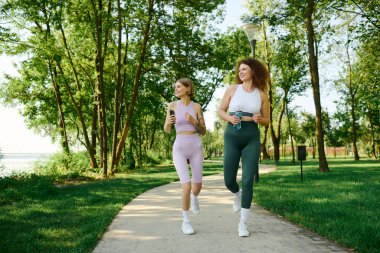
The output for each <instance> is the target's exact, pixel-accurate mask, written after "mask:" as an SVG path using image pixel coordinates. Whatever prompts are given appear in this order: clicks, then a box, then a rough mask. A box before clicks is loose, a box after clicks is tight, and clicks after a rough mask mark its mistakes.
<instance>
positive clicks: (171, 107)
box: [168, 101, 177, 109]
mask: <svg viewBox="0 0 380 253" xmlns="http://www.w3.org/2000/svg"><path fill="white" fill-rule="evenodd" d="M176 107H177V101H172V102H170V103H169V104H168V108H169V109H173V108H174V109H175V108H176Z"/></svg>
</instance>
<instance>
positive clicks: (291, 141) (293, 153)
mask: <svg viewBox="0 0 380 253" xmlns="http://www.w3.org/2000/svg"><path fill="white" fill-rule="evenodd" d="M285 108H286V117H287V118H288V128H289V136H290V145H291V147H292V160H291V162H290V163H291V164H294V163H295V151H294V142H293V132H292V128H291V125H290V118H289V110H288V103H287V102H286V104H285Z"/></svg>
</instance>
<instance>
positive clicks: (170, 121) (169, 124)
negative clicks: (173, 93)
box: [164, 102, 176, 133]
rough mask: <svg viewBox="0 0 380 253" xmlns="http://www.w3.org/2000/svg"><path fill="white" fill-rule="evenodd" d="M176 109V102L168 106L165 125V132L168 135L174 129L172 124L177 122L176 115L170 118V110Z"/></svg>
mask: <svg viewBox="0 0 380 253" xmlns="http://www.w3.org/2000/svg"><path fill="white" fill-rule="evenodd" d="M174 109H175V108H174V102H171V103H170V104H169V106H168V109H167V110H166V119H165V124H164V131H165V132H166V133H170V130H171V129H172V124H174V123H175V121H176V118H175V115H172V116H170V110H174ZM174 111H175V110H174Z"/></svg>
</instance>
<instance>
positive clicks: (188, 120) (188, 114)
mask: <svg viewBox="0 0 380 253" xmlns="http://www.w3.org/2000/svg"><path fill="white" fill-rule="evenodd" d="M185 120H186V121H187V122H190V123H191V124H193V125H196V124H197V123H198V121H197V120H196V119H194V117H193V116H191V114H190V113H188V112H186V113H185Z"/></svg>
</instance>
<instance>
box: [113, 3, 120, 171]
mask: <svg viewBox="0 0 380 253" xmlns="http://www.w3.org/2000/svg"><path fill="white" fill-rule="evenodd" d="M117 12H118V32H119V34H118V44H117V80H116V88H115V93H114V124H113V136H112V151H111V153H112V155H111V174H113V173H114V172H113V171H114V164H113V162H112V161H115V158H116V150H117V143H118V138H117V136H118V134H119V128H120V123H121V119H120V112H121V103H122V98H120V88H121V86H122V82H123V80H122V76H121V66H122V65H121V57H122V56H121V48H122V41H121V38H122V29H123V26H122V15H121V5H120V0H117Z"/></svg>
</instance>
